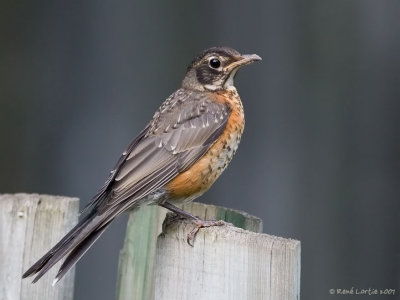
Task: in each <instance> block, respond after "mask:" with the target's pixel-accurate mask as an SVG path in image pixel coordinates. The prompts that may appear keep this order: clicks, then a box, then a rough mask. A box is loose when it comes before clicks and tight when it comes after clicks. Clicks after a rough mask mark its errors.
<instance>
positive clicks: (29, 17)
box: [0, 0, 400, 300]
mask: <svg viewBox="0 0 400 300" xmlns="http://www.w3.org/2000/svg"><path fill="white" fill-rule="evenodd" d="M142 2H143V3H136V1H64V2H62V3H60V2H57V1H53V2H51V1H49V2H45V1H22V2H20V1H2V2H1V9H0V22H1V26H0V101H1V106H0V107H1V110H0V133H1V141H0V151H1V152H0V153H1V155H0V165H1V168H0V179H1V180H0V192H7V193H12V192H37V193H47V194H62V195H69V196H77V197H79V198H81V200H82V203H81V205H84V204H85V203H87V201H88V200H89V199H90V198H91V197H92V196H93V195H94V194H95V192H96V191H97V190H98V188H99V187H100V186H101V185H102V184H103V182H104V180H105V179H106V177H107V176H108V172H109V170H110V169H111V168H112V167H113V166H114V163H115V162H116V160H117V159H118V157H119V155H120V154H121V153H122V151H123V150H124V148H125V147H126V146H127V145H128V143H129V142H130V140H131V139H133V138H134V137H135V135H136V134H137V133H139V131H140V130H141V129H142V128H143V127H144V126H145V125H146V123H147V122H148V121H149V119H150V118H151V117H152V115H153V113H154V111H155V110H156V109H157V107H158V106H159V105H160V104H161V102H162V101H163V100H164V99H165V98H166V97H167V96H168V95H169V94H170V93H172V92H173V91H174V90H176V89H177V88H178V87H179V86H180V82H181V80H182V78H183V75H184V72H185V68H186V66H187V64H188V63H189V62H190V61H191V59H192V58H193V57H194V55H196V54H197V53H198V52H200V51H201V50H203V49H204V48H207V47H210V46H214V45H229V46H231V47H234V48H236V49H237V50H239V51H240V52H243V53H257V54H259V55H260V56H262V57H263V61H262V62H261V63H257V64H254V65H252V66H250V67H246V68H245V69H243V70H242V71H241V72H239V75H238V76H237V78H236V83H237V84H236V86H237V88H238V90H239V92H240V94H241V97H242V100H243V102H244V106H245V111H246V117H247V121H246V122H247V123H246V129H245V134H244V137H243V139H242V144H241V146H240V148H239V151H238V153H237V156H236V157H235V159H234V160H233V162H232V164H231V165H230V167H229V168H228V169H227V171H226V172H225V173H224V175H223V176H222V177H221V178H220V179H219V180H218V181H217V183H216V184H215V185H214V186H213V188H212V189H211V190H210V191H209V192H208V193H207V194H206V195H204V196H203V197H202V198H201V200H200V201H202V202H206V203H213V204H217V205H224V206H229V207H232V208H235V209H241V210H245V211H247V212H249V213H251V214H254V215H257V216H259V217H261V218H262V219H263V220H264V231H265V232H267V233H270V234H274V235H280V236H283V237H291V238H296V239H299V240H301V242H302V273H301V296H302V299H336V298H339V297H338V296H331V295H329V292H328V291H329V289H331V288H335V289H336V288H347V289H350V288H351V287H353V286H354V287H358V288H369V287H371V288H392V289H396V293H397V295H396V296H391V297H387V298H388V299H395V298H397V297H399V296H398V295H399V293H400V271H399V270H400V263H399V262H400V242H399V228H400V226H399V225H400V224H399V219H400V213H399V212H400V197H399V196H400V180H399V179H400V176H399V175H400V172H399V170H400V168H399V167H400V166H399V151H400V118H399V111H400V51H399V50H400V2H399V1H394V0H393V1H390V0H379V1H378V0H359V1H349V0H335V1H321V0H314V1H296V0H292V1H284V0H270V1H259V2H251V1H247V2H246V1H232V0H229V1H228V0H224V1H222V0H220V1H146V2H145V1H142ZM125 224H126V216H124V217H122V218H120V219H118V220H117V221H116V222H114V224H113V225H112V226H111V228H110V229H109V230H108V231H107V232H106V233H105V234H104V235H103V236H102V238H101V239H100V240H99V241H98V242H97V243H96V244H95V246H94V247H93V248H92V249H91V250H90V251H89V252H88V253H87V255H86V256H85V257H84V258H83V259H82V260H81V261H80V263H79V264H78V266H77V275H76V292H75V295H76V297H75V299H77V300H86V299H113V298H114V297H115V285H116V274H117V267H118V254H119V253H118V252H119V249H121V247H122V241H123V236H124V231H125ZM354 297H355V296H354ZM354 297H352V296H347V297H346V299H347V298H354ZM374 298H384V297H374ZM358 299H361V298H360V297H358ZM397 299H398V298H397Z"/></svg>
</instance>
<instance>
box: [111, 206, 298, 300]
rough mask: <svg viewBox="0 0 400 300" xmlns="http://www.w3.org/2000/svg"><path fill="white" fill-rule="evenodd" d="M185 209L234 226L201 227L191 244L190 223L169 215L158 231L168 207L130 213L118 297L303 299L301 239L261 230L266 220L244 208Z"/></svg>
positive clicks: (123, 299)
mask: <svg viewBox="0 0 400 300" xmlns="http://www.w3.org/2000/svg"><path fill="white" fill-rule="evenodd" d="M184 209H185V210H187V211H189V212H191V213H193V214H194V215H197V216H199V217H202V218H205V219H221V220H225V221H227V222H230V223H233V224H234V225H235V226H236V227H234V226H232V225H226V226H221V227H213V228H206V229H202V230H201V231H200V232H199V233H198V234H197V236H196V240H195V242H194V247H190V246H189V245H188V244H187V243H186V235H187V233H188V232H189V231H190V230H191V229H192V228H193V227H192V225H191V224H189V223H187V222H185V221H173V222H170V221H169V220H168V219H167V220H166V223H165V226H164V232H163V233H162V234H160V235H158V233H161V223H162V220H163V219H164V216H165V211H164V210H162V209H160V208H157V207H149V208H145V209H144V210H143V211H142V212H140V211H139V212H135V213H132V214H131V216H130V221H129V223H128V228H127V235H126V240H125V246H124V249H123V250H122V252H121V257H120V272H119V281H118V297H117V298H118V299H119V300H128V299H140V300H144V299H146V300H147V299H163V300H168V299H171V300H172V299H174V300H184V299H193V298H196V299H204V300H213V299H218V300H221V299H229V300H231V299H240V300H243V299H249V300H250V299H251V300H257V299H260V300H261V299H263V300H264V299H267V300H268V299H270V300H283V299H285V300H295V299H300V242H299V241H296V240H291V239H284V238H279V237H274V236H270V235H267V234H262V233H260V232H261V231H262V222H261V220H260V219H258V218H256V217H253V216H250V215H248V214H246V213H243V212H239V211H235V210H230V209H226V208H222V207H216V206H212V205H204V204H200V203H190V204H187V205H185V207H184ZM143 222H145V223H146V224H145V225H144V229H143V227H141V225H140V224H141V223H143ZM149 224H150V227H151V229H150V230H149V229H148V225H149ZM239 227H240V228H239ZM241 228H243V229H241ZM244 229H246V230H244ZM157 235H158V237H157ZM141 249H142V250H141ZM143 249H144V250H143Z"/></svg>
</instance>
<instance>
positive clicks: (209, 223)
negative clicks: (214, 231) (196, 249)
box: [186, 217, 226, 247]
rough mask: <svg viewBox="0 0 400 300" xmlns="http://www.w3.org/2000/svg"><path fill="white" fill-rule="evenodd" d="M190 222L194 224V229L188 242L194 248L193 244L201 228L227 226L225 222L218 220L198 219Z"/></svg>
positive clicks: (188, 236) (187, 239)
mask: <svg viewBox="0 0 400 300" xmlns="http://www.w3.org/2000/svg"><path fill="white" fill-rule="evenodd" d="M189 221H190V222H192V223H193V224H194V226H195V227H194V228H193V229H192V230H191V231H190V232H189V233H188V235H187V238H186V242H187V243H188V244H189V245H190V246H192V247H193V246H194V244H193V242H194V239H195V238H196V235H197V233H198V232H199V230H200V228H205V227H213V226H222V225H225V224H226V223H225V222H224V221H221V220H219V221H217V220H202V219H200V218H198V217H196V218H195V219H189Z"/></svg>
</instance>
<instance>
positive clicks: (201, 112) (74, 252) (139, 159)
mask: <svg viewBox="0 0 400 300" xmlns="http://www.w3.org/2000/svg"><path fill="white" fill-rule="evenodd" d="M259 60H261V57H260V56H258V55H256V54H240V53H239V52H238V51H236V50H234V49H232V48H230V47H212V48H208V49H206V50H204V51H203V52H201V53H200V54H199V55H197V56H196V57H195V58H194V59H193V61H192V62H191V63H190V65H189V66H188V68H187V70H186V74H185V76H184V79H183V81H182V84H181V87H180V88H179V89H178V90H177V91H175V92H174V93H172V94H171V95H170V96H169V97H168V98H167V99H166V100H165V101H164V102H163V103H162V105H161V106H160V107H159V109H158V110H157V111H156V112H155V114H154V116H153V118H152V120H151V121H150V122H149V123H148V124H147V126H146V127H145V128H144V129H143V130H142V131H141V132H140V133H139V134H138V136H137V137H136V138H135V139H134V140H133V141H132V142H131V143H130V144H129V146H128V147H127V149H126V150H125V151H124V152H123V153H122V155H121V157H120V158H119V160H118V161H117V163H116V165H115V167H114V169H113V170H112V171H111V172H110V175H109V177H108V178H107V180H106V181H105V183H104V185H103V186H102V188H101V189H100V190H99V191H98V193H97V194H96V195H95V196H94V197H93V198H92V199H91V201H90V202H89V203H88V205H87V206H86V207H85V208H84V209H83V211H82V216H83V218H82V219H81V220H80V221H79V222H78V224H77V225H76V226H75V227H73V228H72V229H71V230H70V231H69V232H68V233H67V234H66V235H65V236H64V237H63V238H62V239H61V240H60V241H59V242H58V243H57V244H56V245H55V246H54V247H53V248H51V249H50V250H49V251H48V252H47V253H46V254H44V255H43V257H41V258H40V259H39V260H38V261H37V262H36V263H35V264H33V265H32V266H31V267H30V268H29V269H28V270H27V271H26V272H25V273H24V274H23V276H22V277H23V278H26V277H29V276H33V275H35V277H34V279H33V281H32V283H35V282H37V281H38V280H39V279H40V278H41V277H42V276H43V275H44V274H45V273H46V272H47V271H48V270H49V269H50V268H52V267H53V266H54V265H55V264H56V263H57V262H58V261H60V260H61V259H64V258H65V260H64V261H63V263H62V264H61V267H60V269H59V271H58V273H57V275H56V277H55V279H54V281H53V285H54V284H55V283H57V282H58V281H59V280H60V279H61V278H62V277H63V276H64V275H65V274H66V273H67V272H68V271H69V270H70V269H71V268H72V267H73V266H74V265H75V264H76V263H77V262H78V260H79V259H80V258H81V257H82V256H83V255H84V254H85V253H86V251H87V250H88V249H89V248H90V247H91V246H92V245H93V243H94V242H95V241H96V240H97V239H98V238H99V237H100V235H101V234H102V233H103V232H104V231H105V229H106V228H107V227H108V226H109V225H110V223H111V222H112V221H113V220H114V219H115V218H116V217H118V216H119V215H120V214H122V213H123V212H125V211H127V210H135V209H138V208H140V207H142V206H145V205H159V206H161V207H164V208H166V209H168V210H170V211H172V212H174V213H176V214H177V215H179V216H182V217H183V218H186V219H188V220H190V221H191V222H192V223H193V224H194V225H195V229H194V230H192V231H191V232H190V233H189V234H188V243H189V244H191V243H190V240H191V239H193V237H194V235H195V234H196V233H197V231H198V230H199V229H200V228H202V227H209V226H218V225H221V224H223V222H222V221H213V220H202V219H200V218H199V217H196V216H193V215H192V214H190V213H188V212H185V211H184V210H182V209H180V208H178V207H177V206H176V205H179V204H181V203H185V202H188V201H192V200H194V199H195V198H197V197H199V196H201V195H202V194H203V193H204V192H206V191H207V190H208V189H209V188H210V187H211V185H212V184H213V183H214V182H215V181H216V179H217V178H218V177H219V176H220V175H221V173H222V172H223V171H224V170H225V168H226V167H227V165H228V164H229V162H230V161H231V159H232V157H233V155H234V154H235V152H236V150H237V148H238V145H239V143H240V139H241V136H242V133H243V130H244V124H245V119H244V110H243V105H242V102H241V99H240V97H239V94H238V92H237V89H236V88H235V86H234V78H235V75H236V73H237V71H238V70H239V69H240V68H241V67H242V66H245V65H248V64H251V63H253V62H255V61H259Z"/></svg>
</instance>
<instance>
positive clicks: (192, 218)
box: [160, 202, 225, 247]
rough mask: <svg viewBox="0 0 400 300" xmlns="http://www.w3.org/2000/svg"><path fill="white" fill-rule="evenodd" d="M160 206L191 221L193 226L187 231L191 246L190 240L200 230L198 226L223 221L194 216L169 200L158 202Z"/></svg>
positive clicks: (218, 224)
mask: <svg viewBox="0 0 400 300" xmlns="http://www.w3.org/2000/svg"><path fill="white" fill-rule="evenodd" d="M160 206H162V207H164V208H166V209H168V210H170V211H172V212H174V213H176V214H177V215H179V216H181V217H183V218H185V219H187V220H189V221H191V222H192V223H193V224H194V225H195V227H194V228H193V229H192V230H191V231H190V232H189V233H188V235H187V239H186V241H187V243H188V244H189V245H190V246H192V247H193V243H192V241H194V238H195V237H196V234H197V232H198V231H199V230H200V228H204V227H212V226H221V225H224V224H225V222H224V221H216V220H203V219H201V218H199V217H196V216H194V215H192V214H191V213H188V212H187V211H184V210H183V209H180V208H179V207H176V206H175V205H173V204H171V203H169V202H164V203H162V204H160Z"/></svg>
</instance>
